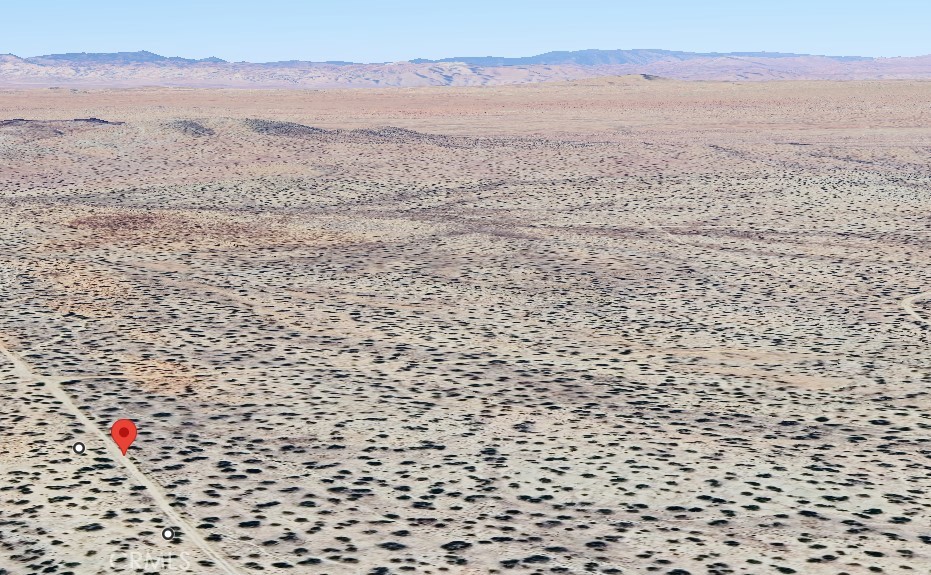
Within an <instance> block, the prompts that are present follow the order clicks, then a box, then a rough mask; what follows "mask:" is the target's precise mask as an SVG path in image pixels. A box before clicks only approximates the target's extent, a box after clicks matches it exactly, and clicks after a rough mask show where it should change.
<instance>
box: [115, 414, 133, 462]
mask: <svg viewBox="0 0 931 575" xmlns="http://www.w3.org/2000/svg"><path fill="white" fill-rule="evenodd" d="M110 435H111V436H112V437H113V441H115V442H116V444H117V445H118V446H119V447H120V451H122V452H123V455H126V450H127V449H129V446H130V445H132V444H133V441H135V440H136V424H135V423H133V422H132V421H130V420H128V419H120V420H119V421H116V422H115V423H114V424H113V426H112V427H111V428H110Z"/></svg>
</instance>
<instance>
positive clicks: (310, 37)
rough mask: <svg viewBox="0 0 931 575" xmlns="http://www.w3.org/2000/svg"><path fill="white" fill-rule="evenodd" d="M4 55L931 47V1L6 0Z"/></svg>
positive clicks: (0, 13)
mask: <svg viewBox="0 0 931 575" xmlns="http://www.w3.org/2000/svg"><path fill="white" fill-rule="evenodd" d="M3 4H4V6H3V8H2V10H0V20H2V21H3V32H2V34H0V53H13V54H16V55H19V56H36V55H41V54H49V53H58V52H117V51H134V50H151V51H153V52H157V53H159V54H162V55H166V56H184V57H189V58H203V57H207V56H217V57H220V58H223V59H225V60H231V61H240V60H247V61H252V62H262V61H273V60H288V59H299V60H351V61H358V62H383V61H398V60H409V59H412V58H418V57H422V58H443V57H450V56H488V55H494V56H529V55H533V54H538V53H541V52H548V51H551V50H579V49H584V48H602V49H615V48H666V49H671V50H687V51H697V52H709V51H718V52H730V51H762V50H767V51H773V52H777V51H781V52H800V53H813V54H827V55H857V56H916V55H924V54H931V0H883V1H879V0H876V1H870V2H864V1H859V0H804V1H800V0H706V1H701V0H666V1H663V0H637V1H635V2H628V1H626V0H614V1H610V0H606V1H598V0H565V1H562V2H555V1H550V0H533V1H525V0H471V1H461V0H434V1H430V2H428V1H417V0H394V1H391V0H381V1H375V0H372V1H365V0H342V1H333V2H323V1H318V2H313V1H305V2H299V1H287V0H262V1H255V2H246V1H240V0H226V1H223V2H212V1H211V2H198V1H197V0H184V1H176V0H147V1H146V0H139V1H137V0H57V1H56V0H4V2H3Z"/></svg>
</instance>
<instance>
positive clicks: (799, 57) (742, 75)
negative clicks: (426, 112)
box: [0, 49, 931, 88]
mask: <svg viewBox="0 0 931 575" xmlns="http://www.w3.org/2000/svg"><path fill="white" fill-rule="evenodd" d="M622 74H647V75H651V76H662V77H667V78H675V79H681V80H731V81H754V80H755V81H760V80H791V79H811V80H816V79H820V80H856V79H931V56H922V57H914V58H871V57H864V56H818V55H811V54H791V53H782V52H731V53H716V52H704V53H701V52H681V51H672V50H654V49H643V50H578V51H563V52H547V53H545V54H539V55H536V56H527V57H522V58H505V57H498V56H463V57H454V58H443V59H440V60H427V59H422V58H419V59H415V60H411V61H408V62H391V63H388V62H383V63H356V62H344V61H329V62H306V61H301V60H290V61H283V62H264V63H251V62H227V61H225V60H221V59H220V58H203V59H199V60H198V59H189V58H179V57H167V56H161V55H159V54H155V53H152V52H148V51H139V52H115V53H87V52H75V53H66V54H48V55H45V56H35V57H30V58H20V57H18V56H14V55H12V54H8V55H0V87H25V86H34V87H43V86H45V87H48V86H69V87H129V86H190V87H234V88H235V87H243V88H337V87H350V88H356V87H358V88H362V87H379V86H473V85H493V84H519V83H531V82H547V81H559V80H574V79H580V78H589V77H595V76H610V75H622Z"/></svg>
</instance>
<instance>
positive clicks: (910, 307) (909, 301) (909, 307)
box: [899, 291, 931, 325]
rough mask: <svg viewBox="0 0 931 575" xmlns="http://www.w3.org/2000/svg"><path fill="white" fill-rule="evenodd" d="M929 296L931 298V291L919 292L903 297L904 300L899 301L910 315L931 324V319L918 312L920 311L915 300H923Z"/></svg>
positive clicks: (920, 321) (921, 321)
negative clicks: (916, 307)
mask: <svg viewBox="0 0 931 575" xmlns="http://www.w3.org/2000/svg"><path fill="white" fill-rule="evenodd" d="M929 298H931V291H926V292H922V293H917V294H915V295H910V296H908V297H905V298H902V301H901V302H899V303H900V305H901V306H902V309H904V310H905V311H906V312H908V315H910V316H912V317H913V318H915V320H916V321H918V322H919V323H924V324H928V325H931V319H929V318H926V317H922V315H921V314H920V313H918V311H917V310H916V309H915V302H917V301H919V300H923V299H929Z"/></svg>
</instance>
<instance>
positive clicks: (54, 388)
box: [0, 341, 240, 575]
mask: <svg viewBox="0 0 931 575" xmlns="http://www.w3.org/2000/svg"><path fill="white" fill-rule="evenodd" d="M0 353H3V355H5V356H6V358H7V359H8V360H9V361H10V362H11V363H12V364H13V372H14V373H15V374H16V375H17V376H19V377H20V378H22V379H23V380H25V381H28V382H38V381H41V382H43V383H45V385H46V386H47V387H48V389H49V390H50V391H51V392H52V394H53V395H54V396H55V397H56V398H57V399H58V400H59V401H61V402H62V404H63V405H64V406H65V407H66V408H67V409H69V410H70V411H71V412H72V413H73V414H74V415H75V417H77V418H78V420H79V421H80V422H81V423H83V424H84V426H85V428H86V429H88V430H90V433H93V434H95V435H96V436H97V437H98V439H99V440H100V442H101V445H103V446H104V448H105V449H106V450H107V451H108V452H109V454H110V456H111V457H112V458H113V459H114V461H119V462H120V463H122V464H123V466H124V467H125V468H126V470H127V471H128V472H129V475H130V476H132V478H133V479H134V480H135V481H136V482H137V483H138V484H139V485H143V486H145V488H146V492H147V493H148V495H149V496H150V497H151V498H152V500H153V501H154V502H155V503H156V504H157V505H158V507H159V509H161V511H162V513H164V514H165V517H166V518H167V519H168V522H169V524H170V525H172V526H174V527H177V528H179V529H180V530H181V532H182V533H183V534H184V535H185V536H186V537H188V538H189V539H190V541H192V542H193V543H194V544H195V545H196V546H197V547H198V548H200V550H201V551H203V552H204V554H205V555H206V556H207V557H208V558H210V559H211V560H212V561H213V562H214V563H215V564H216V566H217V567H218V568H219V569H220V570H222V571H223V572H224V573H226V574H227V575H240V572H239V571H238V570H237V569H236V568H234V567H233V566H232V565H231V564H230V563H228V562H227V561H226V560H225V559H224V558H223V556H222V555H221V554H220V553H219V552H218V551H217V550H215V549H214V548H213V547H212V546H211V545H210V544H209V543H208V542H207V541H206V540H205V539H204V538H203V537H201V535H200V533H198V532H197V530H196V529H195V528H194V526H193V525H191V524H190V523H189V522H188V521H187V520H185V519H184V518H183V517H181V515H179V514H178V513H177V512H176V511H175V510H174V508H173V507H172V506H171V502H170V501H169V500H168V498H167V497H165V494H164V493H163V492H162V489H161V487H160V486H159V485H158V484H157V483H156V482H155V481H153V480H151V479H149V477H148V476H146V474H145V473H143V472H142V470H140V469H139V468H138V467H137V466H136V464H135V463H133V461H132V459H130V458H129V457H128V456H124V455H123V454H122V453H121V452H120V450H119V448H117V446H116V444H115V443H114V442H113V440H112V438H111V437H110V436H109V434H108V433H107V431H106V430H103V429H101V428H100V427H98V425H97V424H96V423H94V422H93V421H91V420H90V419H89V418H88V417H87V415H85V414H84V412H82V411H81V410H80V409H78V407H77V406H76V405H75V404H74V402H73V401H72V400H71V396H70V395H68V392H66V391H65V390H64V388H62V386H61V382H62V380H67V379H70V378H63V377H45V376H40V375H37V374H36V373H35V372H33V371H32V368H30V367H29V364H28V363H26V362H25V361H24V360H23V359H22V358H21V357H19V355H18V354H16V353H15V352H13V351H12V350H10V349H9V348H7V347H6V346H5V345H4V343H3V342H2V341H0Z"/></svg>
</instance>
